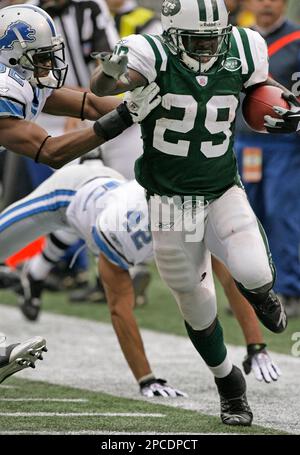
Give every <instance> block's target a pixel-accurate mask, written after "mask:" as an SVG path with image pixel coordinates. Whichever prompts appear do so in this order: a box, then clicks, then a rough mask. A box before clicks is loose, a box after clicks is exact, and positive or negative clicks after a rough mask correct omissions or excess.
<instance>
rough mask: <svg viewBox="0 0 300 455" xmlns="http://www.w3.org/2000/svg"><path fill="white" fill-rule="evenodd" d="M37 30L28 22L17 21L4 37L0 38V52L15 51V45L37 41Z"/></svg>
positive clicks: (6, 31)
mask: <svg viewBox="0 0 300 455" xmlns="http://www.w3.org/2000/svg"><path fill="white" fill-rule="evenodd" d="M35 33H36V32H35V30H34V29H33V28H31V27H30V25H28V24H27V23H26V22H23V21H16V22H13V23H11V24H9V26H8V27H7V29H6V30H5V33H4V35H2V36H0V51H1V50H13V47H14V43H16V42H22V43H26V42H28V43H32V42H33V41H35V40H36V38H35Z"/></svg>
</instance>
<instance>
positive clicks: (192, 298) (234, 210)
mask: <svg viewBox="0 0 300 455" xmlns="http://www.w3.org/2000/svg"><path fill="white" fill-rule="evenodd" d="M160 202H161V198H160V197H159V196H152V197H151V198H150V207H151V230H152V234H153V247H154V256H155V258H156V262H157V266H158V269H159V272H160V274H161V277H162V278H163V280H164V281H165V282H166V284H167V286H168V287H169V288H170V290H171V291H172V293H173V295H174V296H175V299H176V301H177V303H178V305H179V308H180V311H181V313H182V315H183V317H184V319H185V320H186V321H187V322H188V323H189V324H190V326H191V327H192V328H193V329H194V330H204V329H206V328H208V327H209V326H210V325H211V324H212V322H213V321H214V319H215V318H216V315H217V305H216V294H215V287H214V282H213V275H212V267H211V254H213V255H214V256H215V257H216V258H218V259H219V260H220V261H221V262H223V264H225V266H226V267H227V268H228V270H229V271H230V273H231V275H232V276H233V278H234V279H235V280H236V281H238V282H239V283H241V284H242V285H243V286H244V287H245V288H246V289H248V290H255V289H258V288H260V287H262V286H264V285H266V284H268V283H271V282H272V280H273V275H272V269H271V266H270V263H269V257H268V247H267V245H266V244H265V243H264V239H263V237H262V233H261V232H260V229H259V226H258V222H257V219H256V216H255V214H254V212H253V210H252V208H251V207H250V204H249V202H248V199H247V196H246V193H245V192H244V191H243V190H242V189H241V188H239V187H237V186H233V187H231V188H230V189H229V190H228V191H226V193H224V194H223V195H222V196H221V197H220V198H218V199H216V200H215V201H213V202H211V203H210V204H208V205H206V206H205V207H204V206H202V208H201V207H200V208H199V209H198V211H199V213H200V212H201V211H202V215H203V216H202V217H201V216H200V217H199V219H200V221H199V222H201V219H202V220H203V223H204V225H203V229H202V238H199V239H198V240H197V241H196V242H195V241H194V242H187V241H186V238H187V231H186V230H181V231H176V230H174V231H172V230H167V231H162V230H158V229H157V225H156V226H155V225H154V223H155V220H157V219H159V215H158V213H159V212H158V211H159V210H160V206H161V203H160ZM160 213H161V212H160ZM153 220H154V221H153ZM175 226H176V223H175ZM161 227H162V226H161ZM164 227H165V229H167V223H165V224H164ZM199 232H201V229H199Z"/></svg>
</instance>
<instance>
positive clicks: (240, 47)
mask: <svg viewBox="0 0 300 455" xmlns="http://www.w3.org/2000/svg"><path fill="white" fill-rule="evenodd" d="M232 33H233V37H234V40H235V42H236V45H237V49H238V53H239V56H240V60H241V62H242V74H248V71H249V67H248V63H247V59H246V55H245V51H244V46H243V42H242V38H241V35H240V34H239V32H238V29H237V28H236V27H233V30H232Z"/></svg>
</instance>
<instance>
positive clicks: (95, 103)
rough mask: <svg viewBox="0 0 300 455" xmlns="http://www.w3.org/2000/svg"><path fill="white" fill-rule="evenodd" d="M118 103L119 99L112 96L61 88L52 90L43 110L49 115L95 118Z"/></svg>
mask: <svg viewBox="0 0 300 455" xmlns="http://www.w3.org/2000/svg"><path fill="white" fill-rule="evenodd" d="M85 91H86V90H85ZM119 104H120V100H118V99H116V98H115V97H113V96H108V97H104V98H99V97H97V96H95V95H93V94H92V93H90V92H87V93H82V92H81V91H78V90H72V89H70V88H62V89H60V90H54V93H52V95H51V96H50V97H49V98H48V99H47V101H46V103H45V106H44V108H43V112H45V113H47V114H50V115H58V116H66V117H75V118H81V119H87V120H97V119H98V118H100V117H102V116H103V115H105V114H107V113H108V112H110V111H112V110H113V109H115V108H116V107H117V106H118V105H119Z"/></svg>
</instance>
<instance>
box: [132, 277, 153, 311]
mask: <svg viewBox="0 0 300 455" xmlns="http://www.w3.org/2000/svg"><path fill="white" fill-rule="evenodd" d="M150 281H151V274H150V273H149V272H148V271H147V270H143V271H140V272H137V273H136V274H135V275H134V277H133V278H132V284H133V288H134V293H135V306H136V307H140V306H143V305H146V304H147V303H148V299H147V295H146V289H147V287H148V286H149V283H150Z"/></svg>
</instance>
